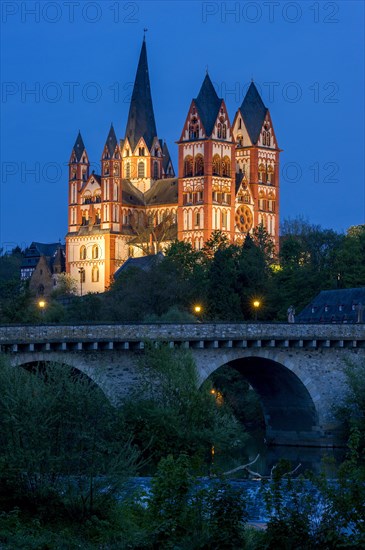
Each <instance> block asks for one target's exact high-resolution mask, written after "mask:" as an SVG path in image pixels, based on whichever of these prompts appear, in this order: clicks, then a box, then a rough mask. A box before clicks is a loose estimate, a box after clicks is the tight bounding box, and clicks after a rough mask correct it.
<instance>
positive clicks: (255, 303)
mask: <svg viewBox="0 0 365 550" xmlns="http://www.w3.org/2000/svg"><path fill="white" fill-rule="evenodd" d="M252 305H253V307H254V310H255V321H257V312H258V310H259V307H260V306H261V302H260V300H254V301H253V302H252Z"/></svg>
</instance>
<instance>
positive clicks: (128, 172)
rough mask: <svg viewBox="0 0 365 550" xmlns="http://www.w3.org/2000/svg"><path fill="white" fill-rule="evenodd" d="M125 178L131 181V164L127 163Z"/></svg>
mask: <svg viewBox="0 0 365 550" xmlns="http://www.w3.org/2000/svg"><path fill="white" fill-rule="evenodd" d="M125 177H126V178H127V180H129V179H130V178H131V163H130V162H127V164H126V167H125Z"/></svg>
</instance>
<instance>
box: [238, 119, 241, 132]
mask: <svg viewBox="0 0 365 550" xmlns="http://www.w3.org/2000/svg"><path fill="white" fill-rule="evenodd" d="M241 128H242V119H241V118H239V119H238V129H239V130H241Z"/></svg>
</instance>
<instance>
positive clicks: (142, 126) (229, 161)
mask: <svg viewBox="0 0 365 550" xmlns="http://www.w3.org/2000/svg"><path fill="white" fill-rule="evenodd" d="M177 144H178V166H177V175H176V174H175V170H174V167H173V164H172V160H171V157H170V153H169V149H168V146H167V144H166V143H165V142H163V140H161V139H159V137H158V134H157V129H156V122H155V116H154V111H153V103H152V94H151V87H150V78H149V72H148V63H147V49H146V41H145V39H144V40H143V43H142V49H141V53H140V57H139V62H138V67H137V73H136V77H135V81H134V87H133V92H132V98H131V103H130V108H129V114H128V120H127V126H126V132H125V136H124V138H122V139H120V140H118V139H117V136H116V134H115V131H114V128H113V125H111V127H110V130H109V134H108V136H107V138H106V142H105V145H104V148H103V151H102V155H101V170H100V171H101V173H100V174H96V173H94V171H93V172H90V159H89V157H88V154H87V150H86V147H85V145H84V142H83V139H82V137H81V133H80V132H79V134H78V136H77V139H76V142H75V145H74V147H73V149H72V153H71V157H70V161H69V195H68V233H67V235H66V269H67V272H68V273H69V274H70V275H71V276H72V277H73V278H74V279H76V280H77V281H79V288H80V293H82V292H85V293H86V292H103V291H104V290H105V289H107V288H108V286H109V285H110V283H111V282H112V280H113V274H114V273H115V271H116V270H117V269H118V268H119V267H120V266H121V265H122V264H123V263H124V262H125V261H126V260H127V259H128V258H130V257H136V256H142V255H147V254H156V253H157V252H159V251H161V250H162V251H163V249H164V247H166V246H167V245H168V244H169V242H171V241H173V240H175V239H179V240H182V241H186V242H189V243H191V245H192V246H193V247H194V248H196V249H200V248H202V247H203V245H204V242H205V241H207V240H208V239H209V237H210V235H211V233H212V232H213V231H215V230H220V231H222V232H223V233H225V234H226V235H227V236H228V237H229V239H230V241H231V242H239V243H240V242H243V240H244V238H245V236H246V235H247V234H248V233H250V232H251V231H252V230H253V228H255V227H257V226H258V225H261V224H262V225H263V227H264V228H265V229H266V230H267V231H268V233H269V234H270V235H271V237H272V239H273V241H274V242H275V244H276V246H278V240H279V154H280V149H279V147H278V144H277V141H276V136H275V132H274V128H273V124H272V120H271V116H270V112H269V110H268V109H267V108H266V107H265V105H264V103H263V101H262V99H261V97H260V94H259V93H258V91H257V88H256V86H255V84H254V83H253V82H251V84H250V86H249V88H248V90H247V93H246V95H245V97H244V99H243V102H242V105H241V106H240V107H239V109H238V111H237V112H236V114H235V116H234V119H233V122H232V123H231V122H230V119H229V116H228V112H227V108H226V105H225V102H224V99H222V98H219V97H218V95H217V93H216V91H215V88H214V86H213V84H212V81H211V79H210V77H209V75H208V73H207V74H206V75H205V78H204V80H203V83H202V85H201V88H200V91H199V93H198V95H197V97H196V98H194V99H193V100H192V101H191V103H190V106H189V109H188V113H187V116H186V119H185V123H184V126H183V128H182V132H181V135H180V138H179V140H178V142H177Z"/></svg>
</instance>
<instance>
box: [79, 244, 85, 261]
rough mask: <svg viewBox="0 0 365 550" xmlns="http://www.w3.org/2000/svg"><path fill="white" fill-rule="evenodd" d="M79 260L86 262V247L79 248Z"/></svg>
mask: <svg viewBox="0 0 365 550" xmlns="http://www.w3.org/2000/svg"><path fill="white" fill-rule="evenodd" d="M80 260H86V246H84V245H82V247H81V248H80Z"/></svg>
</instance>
